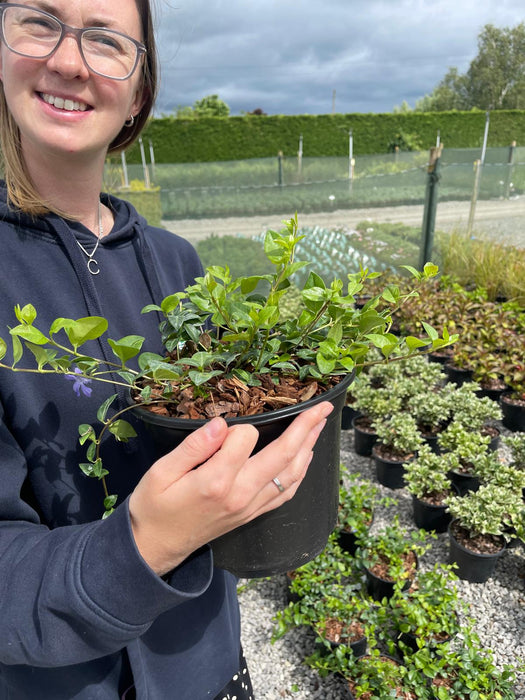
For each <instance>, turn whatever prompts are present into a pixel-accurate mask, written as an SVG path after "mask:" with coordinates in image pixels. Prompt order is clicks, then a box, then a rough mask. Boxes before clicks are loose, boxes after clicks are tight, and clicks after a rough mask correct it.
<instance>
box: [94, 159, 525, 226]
mask: <svg viewBox="0 0 525 700" xmlns="http://www.w3.org/2000/svg"><path fill="white" fill-rule="evenodd" d="M479 157H480V152H479V149H443V152H442V155H441V159H440V160H441V167H440V182H439V200H440V201H447V200H454V201H461V200H470V199H471V198H472V196H473V192H474V190H475V189H476V188H477V191H476V198H477V199H480V200H504V199H509V198H512V197H516V196H519V195H521V194H523V193H524V192H525V148H522V147H519V148H516V147H514V148H513V147H510V148H492V149H486V153H485V159H484V162H483V165H482V172H481V174H480V176H479V179H478V182H477V183H476V167H475V164H476V162H477V161H478V160H479ZM428 158H429V156H428V153H427V152H399V153H389V154H383V155H370V156H360V157H358V158H356V159H349V158H345V157H326V158H308V157H296V158H285V157H282V156H278V157H277V158H260V159H250V160H243V161H226V162H216V163H175V164H157V165H155V164H153V163H149V164H147V165H146V164H143V165H127V166H126V167H125V168H124V167H116V166H115V165H113V166H108V169H107V171H106V179H107V181H108V182H109V183H110V186H112V187H115V185H117V186H121V185H125V184H129V183H130V182H132V181H133V180H139V181H142V182H144V181H145V182H151V183H152V184H154V185H156V186H158V187H160V194H161V206H162V216H163V219H188V218H189V219H191V218H212V217H230V216H246V215H248V214H251V215H255V214H270V213H274V212H283V211H290V212H291V211H300V212H302V213H309V212H322V211H330V210H333V209H353V208H363V207H385V206H399V205H406V204H422V203H424V201H425V191H426V182H427V166H428Z"/></svg>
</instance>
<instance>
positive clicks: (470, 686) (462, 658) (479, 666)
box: [405, 627, 516, 700]
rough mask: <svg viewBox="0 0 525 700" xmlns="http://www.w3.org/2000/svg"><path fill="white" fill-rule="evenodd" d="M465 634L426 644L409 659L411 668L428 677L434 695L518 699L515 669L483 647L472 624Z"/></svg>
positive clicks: (448, 699) (443, 699) (442, 699)
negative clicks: (431, 645)
mask: <svg viewBox="0 0 525 700" xmlns="http://www.w3.org/2000/svg"><path fill="white" fill-rule="evenodd" d="M461 637H462V640H461V642H458V643H456V642H455V641H451V642H445V643H443V644H440V645H438V646H437V647H436V648H430V647H423V648H421V649H419V650H418V651H417V652H416V653H414V654H412V655H411V656H410V657H409V658H406V659H405V662H406V664H407V666H408V667H409V668H410V669H413V670H414V671H415V672H416V673H419V674H420V675H421V676H424V677H426V678H427V679H428V686H429V688H430V691H431V695H430V697H431V698H434V699H435V700H456V699H457V698H471V697H475V698H477V699H478V700H494V699H495V698H499V700H516V694H515V692H514V686H515V683H516V672H515V670H514V669H513V668H512V667H511V666H509V665H507V664H505V665H504V666H503V668H501V667H499V666H497V665H496V662H495V660H494V655H493V653H492V652H491V651H490V650H489V649H486V648H483V647H482V645H481V643H480V641H479V637H478V636H477V635H476V634H475V633H474V632H473V631H472V629H471V628H470V627H469V628H467V629H463V630H462V632H461ZM423 697H425V696H423Z"/></svg>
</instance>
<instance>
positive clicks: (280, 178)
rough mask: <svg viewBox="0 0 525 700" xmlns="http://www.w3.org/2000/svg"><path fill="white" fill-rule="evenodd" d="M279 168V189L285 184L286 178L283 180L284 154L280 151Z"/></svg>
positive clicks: (278, 155)
mask: <svg viewBox="0 0 525 700" xmlns="http://www.w3.org/2000/svg"><path fill="white" fill-rule="evenodd" d="M277 167H278V170H279V172H278V180H277V182H278V184H279V187H282V186H283V184H284V178H283V152H282V151H279V153H278V154H277Z"/></svg>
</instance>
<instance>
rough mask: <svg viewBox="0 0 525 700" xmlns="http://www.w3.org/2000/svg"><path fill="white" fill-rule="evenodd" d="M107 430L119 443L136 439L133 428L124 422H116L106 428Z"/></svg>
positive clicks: (120, 420)
mask: <svg viewBox="0 0 525 700" xmlns="http://www.w3.org/2000/svg"><path fill="white" fill-rule="evenodd" d="M108 429H109V432H110V433H111V434H112V435H114V436H115V437H116V439H117V440H118V441H119V442H127V441H128V440H129V439H130V438H134V437H137V433H136V431H135V428H134V427H133V426H132V425H131V423H128V421H126V420H122V419H119V420H116V421H114V422H113V423H111V424H110V425H109V426H108Z"/></svg>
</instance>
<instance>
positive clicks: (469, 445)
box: [438, 421, 490, 495]
mask: <svg viewBox="0 0 525 700" xmlns="http://www.w3.org/2000/svg"><path fill="white" fill-rule="evenodd" d="M489 442H490V438H489V436H488V435H487V436H484V435H482V434H481V433H479V432H478V433H473V432H471V431H470V430H467V429H466V428H465V427H464V426H463V425H461V424H460V423H457V422H455V421H452V423H450V424H449V425H448V426H447V428H446V429H445V430H444V431H443V432H442V433H441V435H440V436H439V438H438V445H439V448H440V451H441V452H442V453H443V452H446V451H448V452H452V453H453V454H454V455H455V457H456V458H457V460H456V462H455V464H454V465H453V466H452V468H451V469H450V471H449V474H450V478H451V480H452V483H453V484H455V485H456V486H457V488H458V489H459V493H460V495H462V494H464V493H466V492H467V491H471V490H475V489H477V488H478V487H479V483H480V482H479V472H478V468H479V467H482V466H483V460H484V459H485V458H486V455H487V453H488V446H489Z"/></svg>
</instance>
